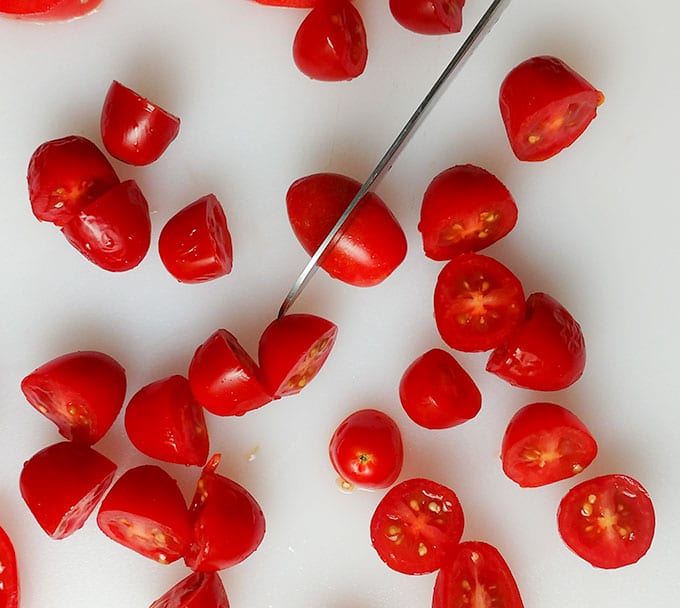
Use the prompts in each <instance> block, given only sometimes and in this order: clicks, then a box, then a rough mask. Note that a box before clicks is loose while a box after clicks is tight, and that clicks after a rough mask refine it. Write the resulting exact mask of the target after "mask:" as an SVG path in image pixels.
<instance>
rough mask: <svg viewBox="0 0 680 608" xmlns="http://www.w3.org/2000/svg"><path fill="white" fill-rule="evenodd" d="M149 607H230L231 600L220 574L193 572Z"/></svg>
mask: <svg viewBox="0 0 680 608" xmlns="http://www.w3.org/2000/svg"><path fill="white" fill-rule="evenodd" d="M149 608H229V600H228V599H227V592H226V591H225V590H224V583H222V579H221V578H220V576H219V574H217V573H216V572H192V573H191V574H190V575H189V576H187V577H185V578H183V579H182V580H181V581H179V582H178V583H177V584H176V585H174V586H173V587H172V588H170V589H168V591H167V592H166V593H164V594H163V595H162V596H161V597H159V598H158V599H157V600H156V601H155V602H154V603H153V604H151V606H150V607H149Z"/></svg>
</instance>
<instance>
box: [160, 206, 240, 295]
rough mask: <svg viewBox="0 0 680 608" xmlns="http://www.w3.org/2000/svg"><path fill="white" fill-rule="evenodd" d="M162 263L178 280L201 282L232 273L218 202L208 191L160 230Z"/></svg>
mask: <svg viewBox="0 0 680 608" xmlns="http://www.w3.org/2000/svg"><path fill="white" fill-rule="evenodd" d="M158 252H159V254H160V257H161V262H163V265H164V266H165V268H166V269H167V270H168V272H169V273H170V274H171V275H172V276H174V277H175V278H176V279H177V280H178V281H181V282H182V283H202V282H205V281H210V280H212V279H216V278H218V277H221V276H224V275H226V274H229V273H230V272H231V268H232V260H233V252H232V244H231V234H230V233H229V228H228V227H227V218H226V216H225V215H224V210H223V209H222V205H221V204H220V201H219V200H217V197H216V196H215V195H214V194H207V195H205V196H202V197H201V198H199V199H198V200H196V201H194V202H193V203H191V204H189V205H187V206H186V207H184V209H182V210H180V211H179V212H178V213H176V214H175V215H174V216H173V217H171V218H170V219H169V220H168V222H167V224H165V226H164V227H163V230H161V233H160V236H159V239H158Z"/></svg>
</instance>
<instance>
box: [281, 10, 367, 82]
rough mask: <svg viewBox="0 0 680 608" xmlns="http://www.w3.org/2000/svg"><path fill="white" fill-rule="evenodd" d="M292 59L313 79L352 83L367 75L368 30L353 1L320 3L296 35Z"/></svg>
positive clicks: (306, 18) (303, 22)
mask: <svg viewBox="0 0 680 608" xmlns="http://www.w3.org/2000/svg"><path fill="white" fill-rule="evenodd" d="M293 60H294V62H295V65H296V66H297V67H298V69H299V70H300V71H301V72H302V73H303V74H305V75H306V76H308V77H309V78H312V79H314V80H326V81H336V80H351V79H352V78H356V77H357V76H360V75H361V74H362V73H363V72H364V70H365V68H366V62H367V60H368V46H367V44H366V29H365V28H364V21H363V19H362V17H361V14H360V13H359V11H358V10H357V9H356V7H355V6H354V5H353V4H352V2H351V0H318V2H317V3H316V4H315V6H314V7H313V8H312V10H311V11H310V12H309V14H308V15H307V16H306V17H305V19H304V20H303V21H302V23H301V24H300V27H299V28H298V30H297V33H296V34H295V39H294V40H293Z"/></svg>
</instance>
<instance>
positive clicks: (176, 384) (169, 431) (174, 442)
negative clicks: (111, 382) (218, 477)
mask: <svg viewBox="0 0 680 608" xmlns="http://www.w3.org/2000/svg"><path fill="white" fill-rule="evenodd" d="M125 430H126V431H127V435H128V437H129V439H130V441H131V442H132V444H133V445H134V446H135V447H136V448H137V449H138V450H139V451H140V452H142V453H143V454H146V455H147V456H151V458H157V459H158V460H163V461H165V462H172V463H176V464H186V465H197V466H203V464H205V461H206V460H207V458H208V451H209V445H210V444H209V438H208V427H207V424H206V421H205V414H204V412H203V408H202V407H201V406H200V405H199V404H198V403H197V402H196V400H195V399H194V397H193V395H192V394H191V389H190V387H189V381H188V380H187V379H186V378H185V377H184V376H180V375H174V376H168V377H167V378H163V379H162V380H157V381H156V382H152V383H151V384H147V385H146V386H144V387H143V388H141V389H139V390H138V391H137V392H136V393H135V394H134V395H133V396H132V398H131V399H130V401H129V403H128V405H127V408H125Z"/></svg>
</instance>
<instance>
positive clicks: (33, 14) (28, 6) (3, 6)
mask: <svg viewBox="0 0 680 608" xmlns="http://www.w3.org/2000/svg"><path fill="white" fill-rule="evenodd" d="M101 3H102V0H0V15H5V16H6V17H13V18H15V19H30V20H36V21H64V20H67V19H74V18H76V17H82V16H83V15H86V14H87V13H90V12H92V11H94V10H95V9H96V8H97V7H98V6H99V5H100V4H101Z"/></svg>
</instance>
